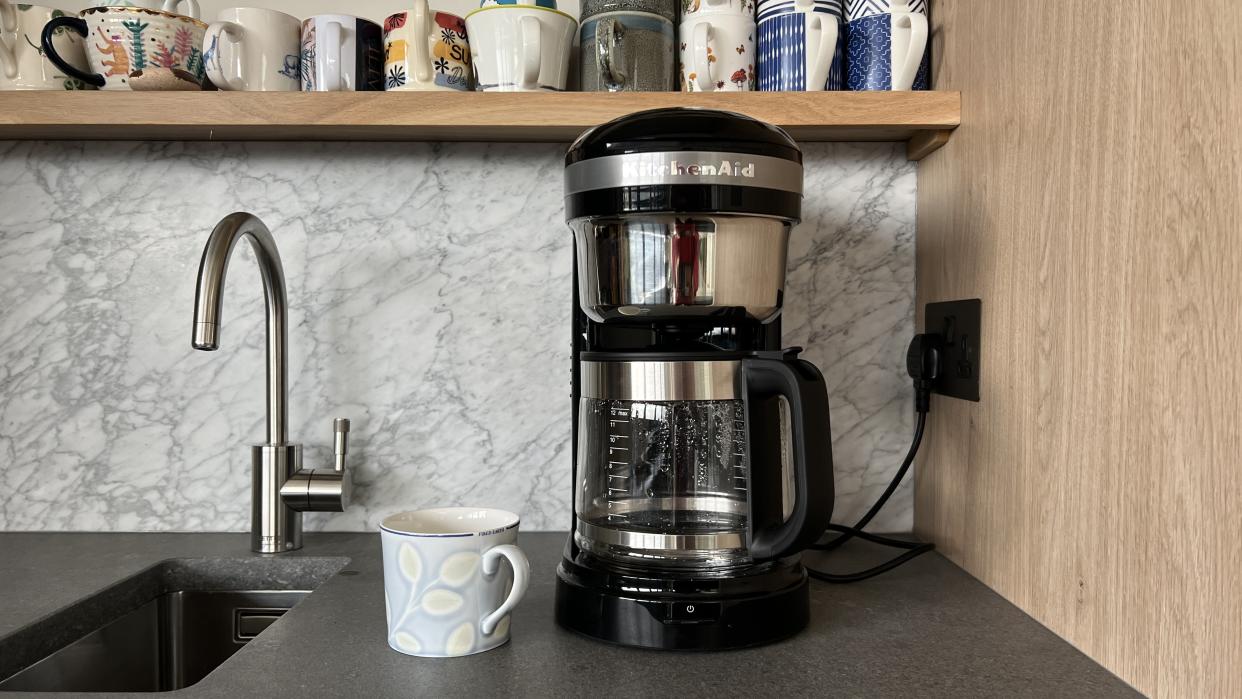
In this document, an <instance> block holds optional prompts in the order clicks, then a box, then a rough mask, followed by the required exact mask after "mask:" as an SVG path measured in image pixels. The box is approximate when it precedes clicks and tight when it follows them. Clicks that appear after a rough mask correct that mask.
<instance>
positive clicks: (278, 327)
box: [191, 212, 288, 444]
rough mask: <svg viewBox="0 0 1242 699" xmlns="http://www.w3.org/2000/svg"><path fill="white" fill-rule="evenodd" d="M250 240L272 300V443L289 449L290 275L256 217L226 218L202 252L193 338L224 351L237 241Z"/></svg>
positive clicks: (269, 380) (269, 351)
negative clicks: (227, 281) (225, 308)
mask: <svg viewBox="0 0 1242 699" xmlns="http://www.w3.org/2000/svg"><path fill="white" fill-rule="evenodd" d="M242 238H247V239H248V240H249V241H250V246H251V247H252V248H254V256H255V259H256V260H258V262H259V271H260V273H261V274H262V276H263V296H264V298H265V299H266V301H267V443H268V444H285V442H286V440H287V438H288V434H287V432H286V424H287V423H288V409H287V408H286V405H285V383H286V379H287V372H286V368H285V343H286V342H287V340H288V306H287V300H286V297H285V271H284V268H283V267H282V266H281V263H280V252H279V251H278V250H277V249H276V241H275V240H273V239H272V234H271V232H270V231H269V230H268V229H267V226H265V225H263V222H262V221H260V220H259V219H258V218H257V217H256V216H254V214H248V213H243V212H239V213H235V214H229V215H228V216H225V217H224V219H223V220H222V221H220V223H219V224H217V225H216V228H215V230H213V231H212V232H211V237H210V238H208V239H207V245H206V247H204V248H203V259H202V261H201V262H200V263H199V266H198V288H197V290H196V291H195V292H194V336H193V339H192V341H191V344H192V345H193V346H194V349H197V350H207V351H211V350H215V349H218V348H219V347H220V310H221V307H222V305H223V301H224V277H225V273H226V272H228V266H229V258H230V257H231V256H232V253H233V247H234V246H235V245H237V241H239V240H241V239H242Z"/></svg>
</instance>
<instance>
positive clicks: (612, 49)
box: [578, 0, 677, 92]
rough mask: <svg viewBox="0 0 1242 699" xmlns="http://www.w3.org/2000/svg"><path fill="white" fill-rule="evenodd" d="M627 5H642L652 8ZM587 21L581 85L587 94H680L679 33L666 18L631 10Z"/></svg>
mask: <svg viewBox="0 0 1242 699" xmlns="http://www.w3.org/2000/svg"><path fill="white" fill-rule="evenodd" d="M627 1H629V2H633V3H634V4H639V5H641V4H644V3H646V4H651V2H652V0H627ZM615 2H616V0H614V3H615ZM584 7H586V6H585V5H584ZM583 16H584V18H585V19H584V20H583V22H582V28H581V30H580V34H579V39H580V41H581V53H580V54H579V63H578V79H579V82H578V84H579V86H580V89H581V90H582V91H583V92H667V91H673V90H675V89H676V88H675V85H676V78H675V75H676V67H677V52H676V46H675V45H676V37H677V30H676V28H675V26H674V25H673V21H672V20H670V19H669V18H668V17H667V16H664V15H663V14H655V13H652V12H635V11H629V10H623V11H614V12H603V13H600V14H595V15H592V16H586V15H585V14H584V15H583Z"/></svg>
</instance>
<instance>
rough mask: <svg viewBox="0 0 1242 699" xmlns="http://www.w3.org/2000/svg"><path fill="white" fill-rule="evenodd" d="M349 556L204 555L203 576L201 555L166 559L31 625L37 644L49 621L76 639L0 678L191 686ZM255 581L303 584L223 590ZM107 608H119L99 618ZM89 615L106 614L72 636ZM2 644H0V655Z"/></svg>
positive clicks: (70, 688)
mask: <svg viewBox="0 0 1242 699" xmlns="http://www.w3.org/2000/svg"><path fill="white" fill-rule="evenodd" d="M347 562H348V561H347V559H339V558H328V559H310V558H296V559H281V560H279V561H277V560H268V559H257V558H256V559H237V560H235V561H228V560H225V561H221V560H219V559H217V560H214V561H198V562H197V563H198V564H199V565H198V569H199V571H198V573H196V572H195V571H194V567H195V566H194V564H195V563H196V562H195V561H185V560H181V561H165V562H164V563H162V564H160V565H159V566H156V567H155V568H153V569H151V570H148V571H145V572H144V573H142V574H140V575H138V576H135V577H134V578H130V579H129V580H126V581H123V582H122V583H119V584H118V585H115V586H113V587H111V588H109V589H108V590H105V591H103V592H101V593H100V594H99V595H96V596H95V597H94V598H90V599H88V600H84V601H83V602H82V603H80V604H79V605H74V607H72V608H70V609H69V610H64V611H63V612H61V613H59V614H57V615H53V617H52V618H50V619H47V620H44V621H43V622H41V623H40V624H38V625H36V626H35V627H33V628H32V629H30V630H29V633H27V634H26V636H28V638H30V639H34V640H38V639H39V638H40V637H41V636H40V633H39V632H40V628H39V627H46V628H44V629H43V636H44V637H46V636H48V635H51V636H53V637H55V636H60V637H64V636H66V635H69V636H72V638H65V639H64V640H65V641H67V643H64V642H62V643H60V644H59V646H58V648H57V649H56V650H54V651H52V652H51V653H50V654H46V655H44V656H43V657H42V658H41V659H38V658H37V657H36V658H34V660H35V662H33V663H28V664H26V665H25V667H24V668H23V669H20V670H19V671H17V672H16V673H15V674H12V675H11V676H9V677H8V678H7V679H5V680H3V681H2V682H0V691H25V692H162V691H170V690H175V689H183V688H185V687H189V686H191V685H193V684H195V683H197V682H198V681H199V680H201V679H203V678H204V677H206V676H207V674H208V673H210V672H211V671H212V670H214V669H215V668H217V667H218V666H219V665H220V664H221V663H223V662H224V661H225V660H227V659H228V658H229V656H231V655H233V654H234V653H236V652H237V651H238V650H240V649H241V648H242V647H243V646H245V645H246V643H248V642H249V641H250V640H251V639H253V638H255V637H256V636H258V635H259V634H261V633H263V631H264V630H265V629H267V628H268V627H270V626H271V625H273V624H276V623H279V621H280V618H281V617H282V616H283V615H284V614H285V613H286V612H287V611H289V610H290V609H293V607H294V606H295V605H297V603H298V602H300V601H302V599H303V598H305V597H306V595H308V594H310V589H313V588H314V587H316V586H318V584H319V583H321V582H322V581H323V579H325V578H326V577H328V576H330V575H332V574H333V573H335V572H336V570H339V569H340V568H342V567H344V565H345V564H346V563H347ZM230 563H231V564H232V565H230ZM230 568H231V569H232V573H231V574H230ZM282 569H283V570H282ZM203 571H209V573H208V574H205V575H204V574H202V573H203ZM255 582H266V583H269V586H274V585H270V583H272V582H279V583H283V584H287V585H288V586H290V587H294V588H302V589H286V590H275V589H220V588H230V587H242V586H247V583H250V584H252V585H253V583H255ZM174 588H180V589H174ZM127 591H128V593H127ZM135 592H137V593H138V594H134V593H135ZM118 600H119V601H120V602H121V603H120V604H115V602H116V601H118ZM92 606H94V607H96V608H95V609H94V610H92V609H91V607H92ZM104 607H110V608H111V609H112V610H114V611H113V613H112V614H111V615H109V614H100V613H99V612H100V611H101V608H104ZM92 611H94V612H95V613H94V614H91V612H92ZM81 616H86V617H88V618H91V617H93V618H101V619H102V623H97V624H95V625H94V628H93V630H89V631H88V632H87V633H86V634H85V635H81V634H74V633H72V630H73V628H74V627H78V628H80V627H81V624H80V623H74V622H75V618H80V617H81ZM57 617H61V619H60V623H59V624H58V623H57ZM66 623H68V624H69V629H68V630H69V631H70V633H68V634H66V633H65V631H66V628H65V624H66ZM75 639H76V640H75ZM6 640H7V639H6ZM24 645H25V644H22V643H17V644H15V646H16V647H17V648H22V647H23V646H24ZM4 650H5V649H4V648H3V647H0V655H2V654H3V651H4Z"/></svg>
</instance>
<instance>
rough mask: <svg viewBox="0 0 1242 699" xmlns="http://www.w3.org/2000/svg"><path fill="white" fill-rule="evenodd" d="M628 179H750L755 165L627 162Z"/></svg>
mask: <svg viewBox="0 0 1242 699" xmlns="http://www.w3.org/2000/svg"><path fill="white" fill-rule="evenodd" d="M622 171H623V172H622V174H624V175H625V176H626V177H662V176H664V175H674V176H675V175H693V176H695V177H699V176H708V177H748V178H752V179H753V178H754V176H755V164H754V163H746V164H745V165H743V164H742V163H741V162H733V163H731V162H729V161H728V160H722V161H721V162H720V164H719V165H715V164H712V165H708V164H706V163H694V164H686V163H681V162H678V161H676V160H671V161H669V162H667V163H652V162H627V163H625V164H624V165H623V166H622Z"/></svg>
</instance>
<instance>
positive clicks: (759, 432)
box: [575, 353, 832, 572]
mask: <svg viewBox="0 0 1242 699" xmlns="http://www.w3.org/2000/svg"><path fill="white" fill-rule="evenodd" d="M580 366H581V371H582V378H581V386H582V396H581V398H580V402H579V407H578V419H579V423H578V424H579V428H578V464H579V483H578V484H577V492H576V495H575V510H576V515H577V524H576V532H575V539H576V541H577V542H578V545H579V546H580V547H582V548H583V549H584V550H586V551H587V552H589V553H591V554H592V555H595V556H597V557H600V558H603V559H607V560H611V561H613V562H615V563H620V564H628V565H639V566H650V565H655V566H660V567H666V568H683V569H695V570H698V571H700V572H701V571H703V570H716V571H722V572H724V571H729V570H731V569H733V568H735V567H737V566H741V565H747V564H750V563H753V562H756V561H758V560H763V559H767V558H775V557H778V556H783V555H787V554H789V553H793V552H795V551H796V550H800V549H801V548H804V547H805V546H806V545H808V544H809V543H811V542H813V541H814V540H815V539H816V538H818V537H819V536H820V535H821V534H822V533H823V531H824V528H825V526H826V525H827V517H828V513H830V512H831V507H832V482H831V473H832V463H831V459H832V456H831V446H830V444H829V439H828V432H829V431H828V412H827V408H828V406H827V396H826V391H825V388H824V384H823V377H822V376H821V375H820V374H819V372H818V370H816V369H815V367H814V366H812V365H811V364H809V363H808V362H805V361H803V360H800V359H796V358H795V357H793V356H792V355H780V354H779V353H777V355H776V356H775V357H773V356H758V355H753V354H752V355H728V356H725V357H723V358H716V359H712V358H706V359H703V358H680V357H679V355H675V354H674V355H665V356H656V357H652V356H651V355H642V354H620V353H613V354H608V355H601V354H592V353H586V354H584V355H583V358H582V362H581V364H580ZM779 398H783V399H784V400H785V402H786V404H787V405H788V411H787V412H788V425H789V430H788V431H789V444H784V443H783V435H782V434H781V432H782V430H781V429H780V424H781V420H780V419H779V417H778V416H779V408H778V405H779ZM805 425H814V428H813V429H810V430H808V429H804V426H805ZM783 454H788V455H789V458H788V459H787V461H788V463H784V462H785V461H786V459H783V458H782V455H783ZM785 468H788V470H789V472H790V473H791V475H792V479H791V483H792V488H793V490H794V492H793V493H792V498H790V499H791V500H792V502H793V505H792V513H791V514H790V515H789V517H788V518H786V517H784V511H783V510H782V508H781V503H782V501H783V496H784V495H785V493H783V492H779V491H781V489H782V488H781V486H782V484H783V483H784V482H785V478H784V476H785V471H784V469H785ZM756 489H760V490H762V491H765V492H756ZM774 490H775V491H777V492H771V491H774Z"/></svg>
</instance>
